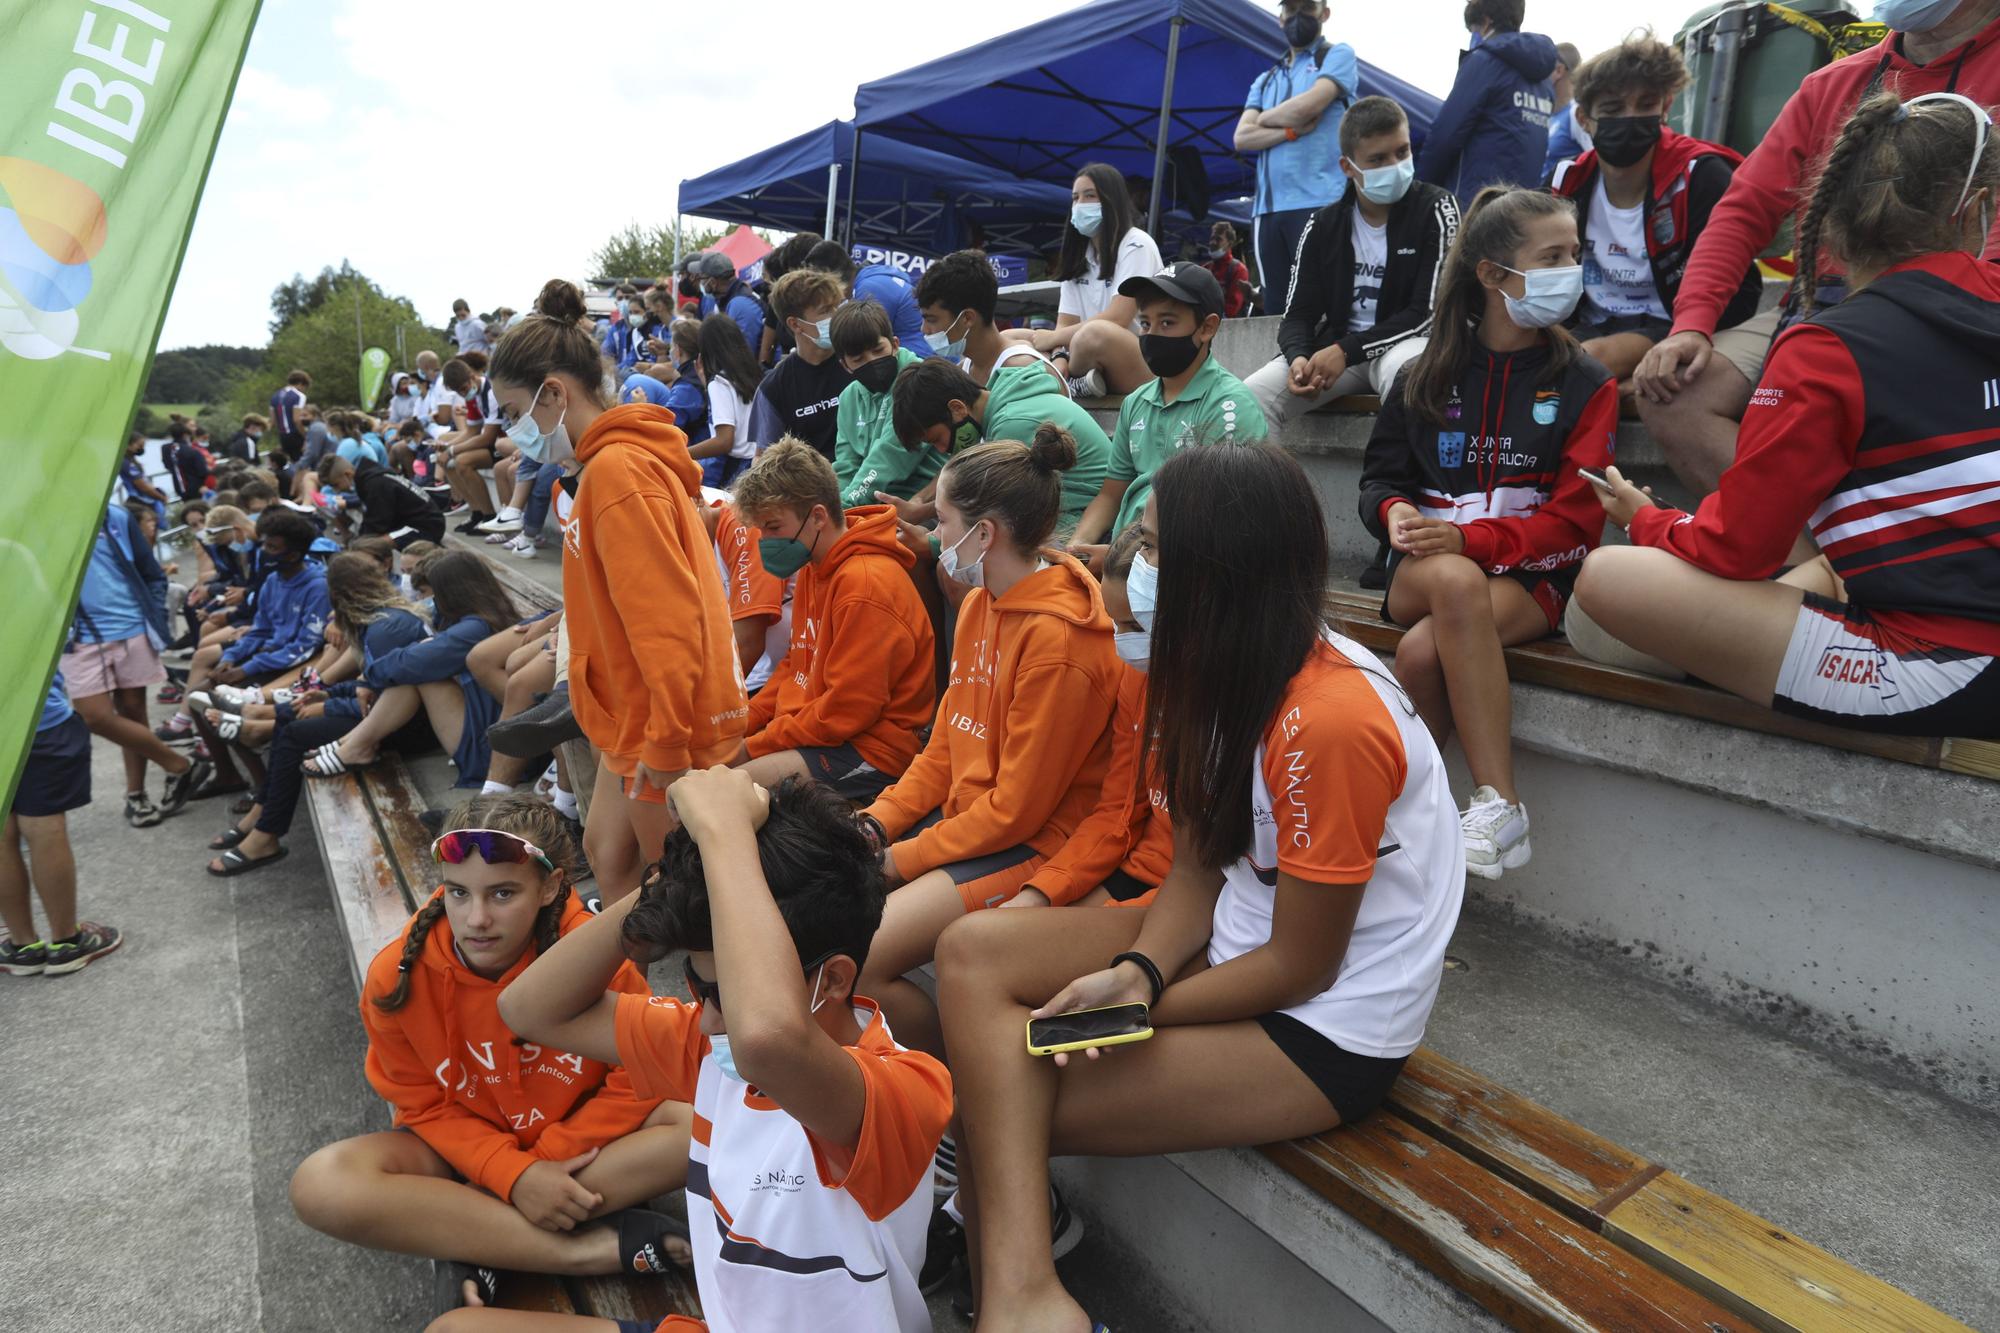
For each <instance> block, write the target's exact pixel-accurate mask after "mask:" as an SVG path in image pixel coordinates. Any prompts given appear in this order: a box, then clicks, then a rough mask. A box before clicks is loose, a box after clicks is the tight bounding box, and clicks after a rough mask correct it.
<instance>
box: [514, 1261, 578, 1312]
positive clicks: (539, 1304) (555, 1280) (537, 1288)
mask: <svg viewBox="0 0 2000 1333" xmlns="http://www.w3.org/2000/svg"><path fill="white" fill-rule="evenodd" d="M500 1308H501V1309H503V1310H531V1311H533V1312H535V1313H537V1314H588V1313H589V1311H588V1310H585V1309H583V1308H582V1307H580V1306H578V1305H577V1303H576V1302H575V1301H573V1300H571V1299H570V1294H569V1288H568V1287H567V1286H565V1285H564V1284H563V1280H562V1279H561V1278H559V1277H551V1276H549V1275H548V1274H547V1273H516V1272H512V1271H509V1272H506V1273H502V1274H501V1275H500Z"/></svg>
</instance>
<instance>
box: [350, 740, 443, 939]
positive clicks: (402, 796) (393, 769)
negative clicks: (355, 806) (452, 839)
mask: <svg viewBox="0 0 2000 1333" xmlns="http://www.w3.org/2000/svg"><path fill="white" fill-rule="evenodd" d="M361 783H362V788H363V790H365V791H366V792H367V793H368V803H369V810H370V814H371V816H372V818H373V819H374V821H375V826H376V834H377V837H378V839H379V840H380V842H381V845H382V848H383V850H384V852H385V853H386V854H387V856H388V858H389V860H390V861H391V863H392V864H394V865H395V866H396V868H397V870H398V872H399V874H400V875H401V876H402V879H403V881H404V886H405V887H406V888H407V890H408V892H409V895H410V901H411V902H412V903H416V904H421V903H423V902H424V901H425V900H426V899H428V898H429V897H430V896H431V893H432V891H433V890H435V889H436V888H437V878H436V876H435V875H434V874H433V873H432V869H433V867H432V864H431V842H432V836H431V831H430V830H429V829H427V828H425V827H424V823H423V820H422V819H420V818H419V816H420V815H421V814H422V813H423V812H424V810H425V809H427V808H428V803H427V802H426V801H425V800H424V794H423V791H422V789H421V788H419V787H418V786H417V780H416V778H415V777H414V776H413V775H412V774H411V772H410V769H409V765H407V764H405V763H404V762H403V757H402V756H401V755H399V754H396V753H395V752H393V751H387V750H385V751H384V752H383V754H382V757H381V758H380V759H379V760H377V761H376V762H375V763H374V764H372V765H370V766H369V767H368V768H366V769H364V770H362V779H361Z"/></svg>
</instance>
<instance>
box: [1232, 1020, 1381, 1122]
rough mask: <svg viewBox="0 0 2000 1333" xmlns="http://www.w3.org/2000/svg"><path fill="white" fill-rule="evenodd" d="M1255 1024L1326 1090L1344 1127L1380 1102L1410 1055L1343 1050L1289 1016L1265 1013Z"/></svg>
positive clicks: (1323, 1090) (1308, 1076)
mask: <svg viewBox="0 0 2000 1333" xmlns="http://www.w3.org/2000/svg"><path fill="white" fill-rule="evenodd" d="M1257 1025H1258V1026H1259V1027H1261V1028H1263V1029H1264V1032H1265V1035H1266V1036H1268V1037H1270V1039H1271V1040H1272V1041H1274V1042H1276V1043H1277V1044H1278V1049H1279V1050H1281V1051H1283V1052H1284V1053H1285V1056H1286V1058H1287V1059H1289V1060H1290V1061H1291V1062H1292V1063H1293V1064H1295V1065H1297V1066H1298V1067H1299V1070H1300V1072H1301V1073H1303V1074H1304V1075H1305V1076H1306V1077H1307V1078H1309V1079H1311V1080H1312V1081H1313V1085H1314V1086H1315V1087H1317V1088H1318V1089H1319V1090H1320V1091H1321V1092H1322V1093H1324V1094H1325V1096H1326V1099H1327V1101H1329V1102H1331V1103H1332V1104H1333V1109H1334V1110H1335V1111H1336V1112H1338V1113H1339V1115H1340V1123H1341V1124H1343V1125H1351V1124H1353V1123H1354V1122H1355V1121H1357V1120H1359V1119H1361V1117H1363V1116H1365V1115H1367V1114H1368V1113H1369V1112H1370V1111H1372V1110H1374V1109H1375V1108H1376V1107H1378V1106H1380V1105H1381V1104H1382V1099H1383V1098H1384V1097H1387V1096H1388V1095H1389V1089H1390V1088H1392V1087H1394V1086H1395V1083H1396V1078H1397V1076H1398V1075H1399V1074H1401V1073H1402V1072H1403V1065H1404V1063H1405V1062H1406V1061H1407V1060H1408V1059H1409V1058H1410V1057H1408V1056H1407V1055H1399V1056H1397V1057H1395V1058H1394V1059H1384V1058H1383V1057H1381V1056H1377V1055H1356V1054H1355V1053H1354V1052H1352V1051H1347V1050H1342V1049H1341V1048H1340V1046H1339V1045H1338V1044H1337V1043H1335V1042H1334V1041H1333V1040H1332V1039H1331V1038H1329V1037H1324V1036H1321V1035H1320V1034H1319V1033H1318V1032H1316V1031H1314V1030H1313V1029H1312V1028H1309V1027H1307V1026H1306V1025H1305V1024H1304V1023H1301V1022H1300V1021H1299V1020H1298V1019H1296V1018H1293V1017H1292V1016H1291V1015H1290V1014H1282V1013H1280V1014H1264V1015H1262V1016H1261V1017H1259V1018H1258V1019H1257Z"/></svg>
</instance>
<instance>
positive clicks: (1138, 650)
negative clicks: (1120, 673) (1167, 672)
mask: <svg viewBox="0 0 2000 1333" xmlns="http://www.w3.org/2000/svg"><path fill="white" fill-rule="evenodd" d="M1111 647H1112V649H1113V650H1114V651H1116V652H1117V654H1118V660H1119V661H1121V662H1123V663H1124V664H1125V665H1126V666H1128V667H1131V668H1132V669H1133V670H1134V671H1144V670H1146V668H1148V667H1150V666H1151V665H1152V664H1153V636H1152V635H1151V634H1149V633H1147V632H1146V631H1145V630H1142V629H1121V630H1116V631H1114V632H1113V633H1112V635H1111Z"/></svg>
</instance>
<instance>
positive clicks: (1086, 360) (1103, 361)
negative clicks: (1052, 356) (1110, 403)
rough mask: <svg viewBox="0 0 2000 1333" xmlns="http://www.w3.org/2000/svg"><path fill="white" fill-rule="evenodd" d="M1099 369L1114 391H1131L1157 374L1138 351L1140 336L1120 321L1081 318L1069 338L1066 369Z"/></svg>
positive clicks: (1077, 372) (1072, 370) (1073, 371)
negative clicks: (1147, 365)
mask: <svg viewBox="0 0 2000 1333" xmlns="http://www.w3.org/2000/svg"><path fill="white" fill-rule="evenodd" d="M1089 370H1098V371H1102V372H1103V374H1104V383H1105V386H1106V387H1107V388H1109V389H1110V390H1111V392H1113V393H1130V392H1132V391H1133V390H1134V389H1136V388H1138V387H1139V386H1140V385H1141V384H1144V383H1145V382H1146V381H1148V380H1150V379H1154V378H1156V376H1155V375H1154V374H1153V372H1152V371H1150V370H1148V369H1147V368H1146V358H1145V357H1143V356H1141V355H1139V337H1138V335H1137V334H1135V333H1133V332H1132V330H1130V329H1128V328H1126V327H1125V326H1124V325H1122V324H1113V323H1111V322H1110V321H1109V320H1102V319H1092V320H1086V321H1084V323H1083V325H1082V326H1081V327H1080V328H1078V329H1077V331H1076V334H1075V336H1073V337H1072V338H1071V339H1070V340H1069V373H1070V374H1072V375H1081V374H1083V373H1084V372H1086V371H1089Z"/></svg>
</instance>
